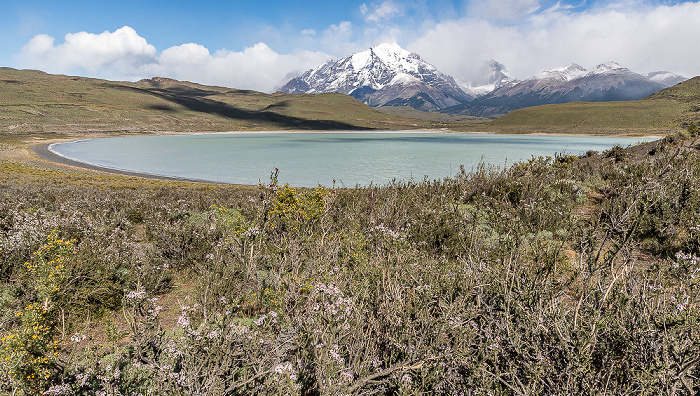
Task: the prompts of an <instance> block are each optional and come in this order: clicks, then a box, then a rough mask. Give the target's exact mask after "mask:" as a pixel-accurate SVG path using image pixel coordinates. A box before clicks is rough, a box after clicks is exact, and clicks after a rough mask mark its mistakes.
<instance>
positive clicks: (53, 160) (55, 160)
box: [27, 128, 661, 186]
mask: <svg viewBox="0 0 700 396" xmlns="http://www.w3.org/2000/svg"><path fill="white" fill-rule="evenodd" d="M318 132H320V133H328V131H318ZM335 132H343V131H335ZM378 132H380V133H382V134H421V133H422V134H426V133H427V134H430V133H435V134H445V133H454V134H456V135H495V136H497V135H500V136H503V135H513V136H519V137H523V136H527V135H530V136H548V135H549V136H571V137H590V136H591V135H587V134H556V133H553V134H549V133H529V134H502V133H492V132H477V131H469V132H460V131H452V130H447V129H444V128H441V129H413V130H389V131H375V130H366V131H348V133H355V134H358V133H359V134H375V133H378ZM264 133H285V134H286V133H289V134H296V133H309V131H249V132H239V131H230V132H193V133H177V132H174V133H173V132H167V131H161V132H152V133H148V134H138V135H143V136H154V135H225V134H231V135H247V134H250V135H256V134H264ZM121 136H136V135H133V134H124V135H121ZM103 137H120V136H119V135H118V136H113V135H112V136H109V135H108V136H91V135H78V136H70V137H66V138H64V139H62V138H58V139H50V140H46V141H43V142H41V143H33V142H27V143H29V145H28V147H27V151H28V152H30V153H31V154H33V156H34V157H36V158H38V159H39V160H41V161H45V162H47V163H50V164H53V165H58V166H60V167H69V168H72V169H73V170H88V171H96V172H105V173H110V174H116V175H122V176H129V177H144V178H150V179H157V180H172V181H183V182H199V183H220V184H235V185H246V186H250V185H256V184H247V183H238V182H226V181H212V180H204V179H197V178H188V177H181V176H166V175H160V174H154V173H148V172H139V171H133V170H125V169H118V168H111V167H107V166H101V165H97V164H93V163H89V162H82V161H78V160H74V159H71V158H68V157H65V156H62V155H60V154H58V153H56V152H54V151H53V150H51V146H52V145H53V144H59V143H66V142H71V141H79V140H85V139H99V138H103ZM620 137H623V136H620ZM634 137H640V138H643V137H646V138H649V137H653V138H661V136H657V135H649V136H634Z"/></svg>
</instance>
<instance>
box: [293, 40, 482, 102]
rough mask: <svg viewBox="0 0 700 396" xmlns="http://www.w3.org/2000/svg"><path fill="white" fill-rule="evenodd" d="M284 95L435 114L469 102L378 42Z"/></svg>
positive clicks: (298, 81) (395, 48)
mask: <svg viewBox="0 0 700 396" xmlns="http://www.w3.org/2000/svg"><path fill="white" fill-rule="evenodd" d="M280 91H282V92H286V93H327V92H339V93H344V94H347V95H350V96H352V97H354V98H356V99H359V100H361V101H362V102H364V103H365V104H367V105H370V106H372V107H379V106H410V107H413V108H415V109H418V110H424V111H436V110H440V109H444V108H447V107H450V106H455V105H459V104H462V103H466V102H469V101H471V100H473V99H474V97H473V96H470V95H468V94H467V93H466V92H464V91H463V90H462V88H460V86H459V85H458V84H457V82H456V81H455V80H454V78H452V77H450V76H448V75H446V74H444V73H441V72H440V71H438V70H437V68H436V67H435V66H433V65H431V64H430V63H428V62H425V61H424V60H423V59H421V57H420V56H419V55H418V54H415V53H412V52H409V51H407V50H405V49H403V48H401V47H400V46H399V45H397V44H386V43H385V44H379V45H377V46H375V47H372V48H370V49H368V50H366V51H362V52H358V53H356V54H352V55H350V56H347V57H345V58H343V59H339V60H333V61H329V62H326V63H325V64H323V65H321V66H320V67H319V68H317V69H313V70H309V71H307V72H306V73H304V74H302V75H301V76H299V77H296V78H293V79H292V80H290V81H289V82H288V83H287V84H285V85H284V86H283V87H282V88H281V89H280Z"/></svg>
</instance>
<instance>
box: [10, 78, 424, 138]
mask: <svg viewBox="0 0 700 396" xmlns="http://www.w3.org/2000/svg"><path fill="white" fill-rule="evenodd" d="M0 103H1V105H0V133H1V134H17V133H37V132H39V133H46V132H75V131H88V132H91V131H94V132H113V131H119V132H146V131H229V130H240V129H247V130H261V129H309V130H315V129H325V130H328V129H359V128H362V129H366V128H377V129H397V128H416V127H429V126H430V123H429V122H426V121H420V120H414V119H408V118H405V117H399V116H395V115H388V114H383V113H380V112H377V111H375V110H373V109H371V108H370V107H368V106H366V105H364V104H363V103H361V102H360V101H358V100H356V99H353V98H351V97H349V96H346V95H341V94H332V93H329V94H323V95H290V94H283V93H276V94H264V93H261V92H256V91H246V90H236V89H230V88H223V87H212V86H205V85H199V84H194V83H189V82H181V81H176V80H170V79H164V78H154V79H150V80H142V81H139V82H136V83H132V82H114V81H107V80H99V79H91V78H82V77H70V76H61V75H51V74H46V73H43V72H40V71H32V70H14V69H10V68H0Z"/></svg>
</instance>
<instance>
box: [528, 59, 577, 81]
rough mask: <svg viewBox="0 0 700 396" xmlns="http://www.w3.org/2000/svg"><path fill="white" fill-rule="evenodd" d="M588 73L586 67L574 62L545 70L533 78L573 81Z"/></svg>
mask: <svg viewBox="0 0 700 396" xmlns="http://www.w3.org/2000/svg"><path fill="white" fill-rule="evenodd" d="M585 73H586V69H584V68H583V67H581V66H579V65H577V64H575V63H572V64H570V65H569V66H564V67H558V68H556V69H550V70H545V71H543V72H542V73H540V74H538V75H536V76H534V77H532V79H533V80H550V79H554V80H558V81H571V80H573V79H575V78H578V77H581V76H582V75H584V74H585Z"/></svg>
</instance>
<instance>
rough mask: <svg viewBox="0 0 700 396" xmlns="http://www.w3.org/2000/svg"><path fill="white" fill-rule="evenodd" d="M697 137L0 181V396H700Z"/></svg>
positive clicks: (20, 176)
mask: <svg viewBox="0 0 700 396" xmlns="http://www.w3.org/2000/svg"><path fill="white" fill-rule="evenodd" d="M696 134H697V127H696V126H692V127H690V128H689V129H688V131H687V132H684V133H679V134H674V135H669V136H668V137H666V138H665V139H664V140H663V142H662V143H659V144H647V145H644V146H638V147H635V148H632V149H628V150H624V149H622V148H620V147H615V148H613V149H611V150H609V151H607V152H605V153H594V152H590V153H588V154H587V155H586V156H583V157H580V158H579V157H573V156H569V155H561V156H557V157H556V158H532V159H531V160H530V161H526V162H523V163H519V164H516V165H514V166H512V167H511V168H509V169H495V168H490V167H486V166H481V167H478V168H477V169H474V170H471V171H463V172H461V173H460V174H458V175H456V176H455V177H454V178H451V179H447V180H436V181H428V180H426V181H424V182H420V183H396V184H392V185H387V186H383V187H367V188H355V189H332V190H328V189H324V188H320V187H319V188H315V189H303V190H302V189H294V188H292V187H288V186H282V185H278V184H277V183H276V177H275V173H273V174H272V175H271V180H270V183H268V184H266V185H262V186H259V187H257V188H255V187H236V186H223V185H213V184H195V183H178V182H165V181H154V180H141V179H133V178H132V179H129V178H125V177H118V176H95V175H94V174H88V173H82V172H73V171H67V170H56V169H47V168H45V167H40V166H35V165H31V164H30V163H26V162H11V161H3V162H0V194H2V200H0V282H2V288H1V289H0V290H1V292H0V307H2V309H1V310H0V334H1V337H2V338H1V340H0V389H1V390H2V391H3V392H14V393H15V394H39V393H42V392H43V393H44V394H52V395H67V394H108V395H118V394H124V395H136V394H321V395H329V394H418V393H421V392H428V393H436V394H451V395H454V394H484V395H488V394H518V395H520V394H600V393H608V394H630V393H635V394H688V395H689V394H696V393H698V391H700V326H699V323H698V319H699V317H700V293H699V290H698V285H699V282H700V262H699V259H698V257H699V256H700V214H699V213H698V208H699V207H700V187H698V186H700V152H699V151H698V146H697V144H698V141H697V140H696V137H695V135H696ZM282 171H284V170H282Z"/></svg>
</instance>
